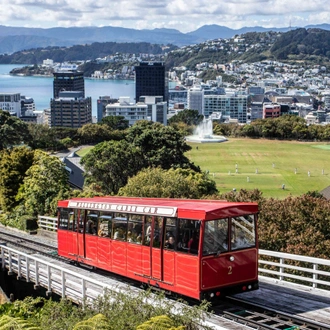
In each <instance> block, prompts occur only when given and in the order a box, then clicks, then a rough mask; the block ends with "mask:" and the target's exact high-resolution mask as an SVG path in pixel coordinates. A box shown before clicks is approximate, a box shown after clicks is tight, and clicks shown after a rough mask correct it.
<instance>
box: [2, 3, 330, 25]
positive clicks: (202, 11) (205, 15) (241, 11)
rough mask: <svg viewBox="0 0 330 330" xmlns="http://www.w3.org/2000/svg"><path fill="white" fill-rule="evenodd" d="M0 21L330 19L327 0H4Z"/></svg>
mask: <svg viewBox="0 0 330 330" xmlns="http://www.w3.org/2000/svg"><path fill="white" fill-rule="evenodd" d="M0 10H1V15H0V25H6V26H24V27H42V28H49V27H58V26H60V27H71V26H107V25H110V26H120V27H127V28H135V29H154V28H173V29H177V30H179V31H181V32H190V31H193V30H196V29H198V28H199V27H201V26H203V25H206V24H218V25H223V26H227V27H230V28H233V29H238V28H241V27H244V26H257V25H258V26H263V27H288V26H290V23H291V26H292V27H295V26H299V27H303V26H306V25H309V24H321V23H330V6H329V5H328V2H327V1H325V0H299V1H298V0H237V1H235V0H226V1H224V0H110V1H109V0H98V1H95V0H70V1H69V0H36V1H35V0H10V1H8V0H0Z"/></svg>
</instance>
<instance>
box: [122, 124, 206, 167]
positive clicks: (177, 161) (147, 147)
mask: <svg viewBox="0 0 330 330" xmlns="http://www.w3.org/2000/svg"><path fill="white" fill-rule="evenodd" d="M126 138H127V141H128V142H129V143H132V144H133V145H134V146H135V147H136V148H138V149H139V150H140V151H141V154H142V155H143V157H144V159H145V163H146V166H145V167H158V166H160V167H161V168H163V169H170V168H172V167H173V168H177V167H181V168H190V169H193V170H195V171H197V172H200V168H199V167H198V166H196V165H194V164H193V163H191V162H190V161H189V159H188V158H187V157H186V156H185V155H184V154H185V152H187V151H189V150H191V147H190V146H189V145H188V144H187V143H186V142H185V140H184V136H183V135H182V134H181V133H180V132H178V131H177V130H175V129H174V128H173V127H170V126H164V125H162V124H160V123H153V122H149V121H139V122H137V123H136V124H135V125H133V126H132V127H130V128H129V129H128V130H127V137H126Z"/></svg>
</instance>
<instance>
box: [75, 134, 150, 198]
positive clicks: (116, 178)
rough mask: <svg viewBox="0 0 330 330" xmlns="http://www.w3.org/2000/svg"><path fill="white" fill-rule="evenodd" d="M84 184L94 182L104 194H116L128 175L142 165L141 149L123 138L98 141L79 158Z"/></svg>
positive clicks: (135, 171)
mask: <svg viewBox="0 0 330 330" xmlns="http://www.w3.org/2000/svg"><path fill="white" fill-rule="evenodd" d="M81 164H82V165H84V166H85V170H86V184H87V185H89V184H91V183H95V184H96V185H98V186H100V187H101V189H102V192H104V193H105V194H116V193H117V192H118V190H119V188H120V187H123V186H125V185H126V183H127V180H128V178H129V177H131V176H134V175H135V174H136V173H137V172H138V171H140V170H141V169H142V168H143V167H144V158H143V156H142V153H141V150H139V149H138V148H136V147H135V146H134V145H132V144H130V143H128V142H127V141H125V140H122V141H105V142H102V143H99V144H97V145H96V146H95V148H93V149H92V150H91V151H90V152H89V153H88V154H86V155H85V156H84V157H83V158H82V159H81Z"/></svg>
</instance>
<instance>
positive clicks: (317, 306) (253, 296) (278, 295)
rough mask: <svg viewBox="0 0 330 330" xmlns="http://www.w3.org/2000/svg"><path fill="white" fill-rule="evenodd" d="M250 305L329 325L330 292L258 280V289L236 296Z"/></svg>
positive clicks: (268, 280)
mask: <svg viewBox="0 0 330 330" xmlns="http://www.w3.org/2000/svg"><path fill="white" fill-rule="evenodd" d="M236 296H237V297H239V298H240V299H244V300H246V301H249V302H251V303H255V304H259V305H261V306H264V307H267V308H271V309H276V310H279V311H282V312H284V313H287V314H289V315H292V316H300V317H305V318H308V319H310V320H313V321H316V322H320V323H323V324H327V325H329V328H330V292H327V291H325V290H317V289H311V288H308V287H304V286H300V285H295V284H293V283H288V282H276V281H275V280H272V279H269V278H264V277H261V278H260V289H259V290H257V291H251V292H246V293H241V294H238V295H236Z"/></svg>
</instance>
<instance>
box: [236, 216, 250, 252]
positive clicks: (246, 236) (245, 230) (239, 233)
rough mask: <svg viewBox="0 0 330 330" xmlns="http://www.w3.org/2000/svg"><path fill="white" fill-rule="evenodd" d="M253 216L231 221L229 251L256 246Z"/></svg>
mask: <svg viewBox="0 0 330 330" xmlns="http://www.w3.org/2000/svg"><path fill="white" fill-rule="evenodd" d="M255 229H256V228H255V217H254V215H244V216H240V217H235V218H232V219H231V250H239V249H245V248H249V247H253V246H255V245H256V230H255Z"/></svg>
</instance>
